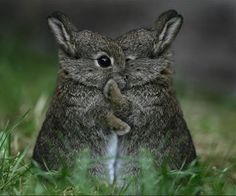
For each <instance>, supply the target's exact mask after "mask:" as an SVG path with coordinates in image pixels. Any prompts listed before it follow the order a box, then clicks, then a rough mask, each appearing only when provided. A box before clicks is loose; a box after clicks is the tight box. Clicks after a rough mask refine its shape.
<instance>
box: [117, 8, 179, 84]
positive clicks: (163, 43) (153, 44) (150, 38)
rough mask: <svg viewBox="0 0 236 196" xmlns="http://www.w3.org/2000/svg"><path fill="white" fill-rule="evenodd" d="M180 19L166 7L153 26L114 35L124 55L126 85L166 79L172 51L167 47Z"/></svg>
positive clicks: (173, 37)
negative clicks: (116, 36)
mask: <svg viewBox="0 0 236 196" xmlns="http://www.w3.org/2000/svg"><path fill="white" fill-rule="evenodd" d="M182 23H183V17H182V16H181V15H179V14H178V13H177V12H176V11H174V10H169V11H166V12H164V13H163V14H161V15H160V16H159V18H158V19H157V20H156V22H155V24H154V27H152V28H149V29H145V28H141V29H136V30H133V31H130V32H128V33H126V34H124V35H122V36H120V37H118V38H117V39H116V41H117V43H118V44H119V45H120V46H121V48H122V49H123V51H124V53H125V57H126V71H125V72H126V82H127V87H128V88H132V87H133V86H142V85H145V84H146V83H152V82H157V83H159V84H166V82H168V81H169V79H170V75H171V73H172V70H171V66H170V65H171V64H172V53H171V51H170V50H169V49H170V46H171V44H172V42H173V41H174V39H175V37H176V36H177V34H178V32H179V30H180V28H181V26H182ZM167 85H168V84H167Z"/></svg>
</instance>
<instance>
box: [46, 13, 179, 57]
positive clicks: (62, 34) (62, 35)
mask: <svg viewBox="0 0 236 196" xmlns="http://www.w3.org/2000/svg"><path fill="white" fill-rule="evenodd" d="M182 23H183V17H182V16H181V15H179V14H178V13H177V12H176V11H175V10H168V11H166V12H164V13H162V14H161V15H160V16H159V17H158V19H157V20H156V21H155V24H154V28H153V31H154V32H156V40H155V43H154V49H153V52H154V54H155V55H158V54H160V53H163V52H164V51H165V50H166V49H167V48H169V47H170V45H171V43H172V42H173V41H174V39H175V38H176V36H177V34H178V32H179V30H180V28H181V26H182ZM48 24H49V27H50V28H51V30H52V32H53V34H54V36H55V38H56V41H57V43H58V44H59V46H60V48H61V49H62V50H64V51H65V52H66V53H68V54H71V55H72V56H74V55H75V53H76V48H75V42H74V37H73V32H75V31H78V30H77V28H76V27H75V26H74V25H73V24H72V23H71V22H70V20H69V18H68V17H67V16H65V15H64V14H62V13H60V12H54V13H53V14H52V15H50V16H49V17H48Z"/></svg>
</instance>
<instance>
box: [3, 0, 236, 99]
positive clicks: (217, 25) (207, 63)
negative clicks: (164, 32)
mask: <svg viewBox="0 0 236 196" xmlns="http://www.w3.org/2000/svg"><path fill="white" fill-rule="evenodd" d="M168 9H176V10H177V11H178V12H179V13H180V14H182V15H183V16H184V25H183V28H182V30H181V31H180V34H179V36H178V38H177V39H176V41H175V44H174V45H173V48H174V50H175V54H176V58H175V59H176V77H177V78H178V79H180V80H183V81H184V83H189V84H197V85H199V86H203V87H204V88H208V89H210V90H214V91H219V92H222V93H229V94H231V95H235V94H236V93H235V92H236V1H234V0H224V1H222V0H214V1H210V0H198V1H188V0H178V1H173V0H172V1H171V0H162V1H157V0H140V1H135V0H132V1H130V0H119V1H118V0H113V1H112V0H99V1H98V0H97V1H96V0H67V1H65V0H64V1H63V0H57V1H56V0H47V1H46V0H45V1H43V0H41V1H40V0H24V1H20V0H19V1H13V0H1V1H0V15H1V16H0V36H1V37H2V39H3V38H4V39H5V37H6V36H7V37H8V38H10V39H18V38H20V39H21V40H23V41H24V44H25V46H27V47H32V48H34V49H35V50H38V52H39V53H40V52H47V53H48V54H51V55H54V56H56V52H55V51H56V44H55V43H54V39H53V37H52V35H51V33H50V32H49V29H48V27H47V20H46V18H47V16H48V15H49V14H50V13H51V12H53V11H55V10H60V11H62V12H64V13H66V14H67V15H68V16H70V17H71V19H72V21H74V23H75V24H76V25H77V26H78V28H79V29H89V30H93V31H97V32H99V33H102V34H105V35H109V36H112V37H115V36H118V35H120V34H122V33H124V32H126V31H128V30H130V29H132V28H137V27H140V26H149V25H151V24H152V23H153V21H154V20H155V19H156V18H157V17H158V16H159V14H160V13H162V12H164V11H166V10H168ZM1 37H0V41H1ZM0 43H1V42H0ZM32 66H33V65H32Z"/></svg>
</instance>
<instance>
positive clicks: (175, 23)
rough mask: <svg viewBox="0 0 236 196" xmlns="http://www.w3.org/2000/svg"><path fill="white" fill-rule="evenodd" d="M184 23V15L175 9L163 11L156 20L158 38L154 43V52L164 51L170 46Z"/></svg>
mask: <svg viewBox="0 0 236 196" xmlns="http://www.w3.org/2000/svg"><path fill="white" fill-rule="evenodd" d="M182 24H183V17H182V16H181V15H179V14H178V13H177V12H176V11H175V10H168V11H166V12H164V13H162V14H161V15H160V16H159V17H158V19H157V20H156V22H155V31H156V32H157V34H156V36H157V40H156V42H155V44H154V53H155V54H156V55H158V54H160V53H162V52H163V51H165V50H166V49H167V48H169V47H170V45H171V43H172V42H173V41H174V39H175V37H176V36H177V34H178V32H179V30H180V28H181V26H182Z"/></svg>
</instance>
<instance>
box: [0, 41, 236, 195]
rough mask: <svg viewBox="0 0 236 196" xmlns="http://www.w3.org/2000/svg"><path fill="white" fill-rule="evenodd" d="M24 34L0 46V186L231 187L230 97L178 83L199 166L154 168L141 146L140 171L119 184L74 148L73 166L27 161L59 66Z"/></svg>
mask: <svg viewBox="0 0 236 196" xmlns="http://www.w3.org/2000/svg"><path fill="white" fill-rule="evenodd" d="M11 39H12V38H11ZM24 41H25V40H23V41H22V40H21V41H19V39H16V40H11V41H9V38H7V37H6V39H2V43H1V46H5V47H1V48H0V55H1V56H0V108H1V109H0V194H17V195H20V194H22V195H24V194H66V195H68V194H121V195H123V194H134V193H139V194H155V193H159V194H171V195H172V194H196V193H199V192H202V193H203V194H236V188H235V187H236V186H235V184H236V148H234V143H235V142H236V132H235V130H236V123H235V119H236V101H235V100H234V99H235V97H231V96H229V95H224V96H222V95H219V94H217V93H215V92H211V91H208V90H204V89H202V88H199V87H196V86H187V85H183V84H179V83H176V87H177V92H178V97H179V100H180V103H181V105H182V109H183V111H184V114H185V118H186V121H187V123H188V125H189V128H190V130H191V133H192V135H193V140H194V142H195V145H196V149H197V153H198V155H199V160H200V164H199V165H198V166H196V165H194V164H193V165H191V166H190V167H189V168H188V169H187V170H186V171H169V170H167V169H166V168H165V167H163V168H160V169H158V170H156V169H155V168H154V166H153V165H152V160H151V158H150V157H149V156H147V155H146V154H145V153H142V154H140V165H141V167H142V168H143V172H142V173H141V174H140V175H141V176H140V177H138V178H133V179H128V180H127V181H128V182H129V183H128V186H125V187H116V186H114V185H113V186H112V185H108V184H107V183H105V182H101V181H100V180H98V179H95V178H92V177H88V176H87V174H86V172H85V169H86V167H87V165H88V164H89V159H88V158H87V156H86V153H85V154H82V155H80V159H79V160H78V168H76V170H75V171H66V170H62V171H59V172H43V171H41V170H39V169H37V167H32V165H31V159H30V157H31V155H32V149H33V145H34V142H35V139H36V136H37V134H38V131H39V129H40V126H41V123H42V121H43V118H44V115H45V112H46V109H47V107H48V104H49V101H50V97H51V95H52V93H53V89H54V86H55V80H56V70H57V68H56V66H55V65H56V53H54V54H52V55H48V54H47V52H42V51H40V50H38V49H37V48H32V46H30V45H28V44H25V43H24ZM22 46H24V48H23V47H22ZM51 56H54V57H53V58H52V57H51ZM144 154H145V155H144ZM137 184H138V186H135V185H137ZM137 187H139V188H138V189H137Z"/></svg>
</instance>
